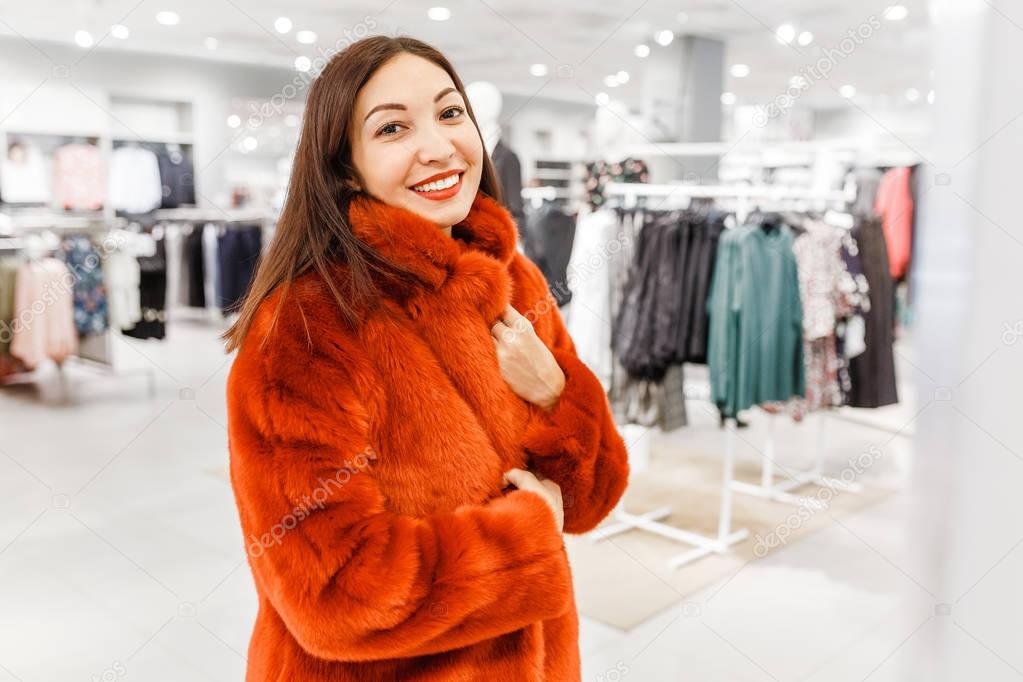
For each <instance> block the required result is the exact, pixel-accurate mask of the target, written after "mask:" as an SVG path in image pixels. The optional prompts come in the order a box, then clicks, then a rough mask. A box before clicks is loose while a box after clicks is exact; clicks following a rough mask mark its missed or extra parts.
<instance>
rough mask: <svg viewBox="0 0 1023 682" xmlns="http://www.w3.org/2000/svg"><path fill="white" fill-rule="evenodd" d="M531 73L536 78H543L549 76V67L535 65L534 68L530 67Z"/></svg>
mask: <svg viewBox="0 0 1023 682" xmlns="http://www.w3.org/2000/svg"><path fill="white" fill-rule="evenodd" d="M529 73H531V74H533V75H534V76H537V77H540V78H542V77H543V76H546V75H547V65H546V64H533V65H532V66H530V67H529Z"/></svg>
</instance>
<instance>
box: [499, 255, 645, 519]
mask: <svg viewBox="0 0 1023 682" xmlns="http://www.w3.org/2000/svg"><path fill="white" fill-rule="evenodd" d="M516 271H518V272H517V273H516ZM512 272H513V276H515V275H517V276H516V277H515V279H516V280H517V282H516V283H517V284H518V288H519V290H520V291H522V292H523V296H522V300H520V301H517V305H516V307H517V309H519V312H520V313H522V314H523V315H525V316H526V317H527V318H528V319H530V321H532V322H533V327H534V329H535V330H536V332H537V334H538V335H539V336H540V338H541V339H542V340H543V341H544V343H545V344H546V345H547V346H548V348H550V350H551V352H552V353H553V355H554V358H555V359H556V360H557V362H558V365H559V366H560V367H561V369H562V371H563V372H564V373H565V388H564V390H563V391H562V394H561V397H560V398H559V399H558V402H557V403H556V404H555V406H554V408H553V409H552V410H551V411H550V412H546V411H544V410H542V409H540V408H538V407H535V406H531V411H530V414H531V420H530V423H529V425H528V427H527V428H526V432H525V433H524V434H523V440H522V445H523V448H525V450H526V453H527V455H528V457H529V460H528V461H529V468H530V470H532V471H534V472H539V473H541V474H543V475H544V476H546V477H547V478H550V479H551V480H553V481H554V482H555V483H557V484H558V485H559V486H560V487H561V493H562V498H563V502H564V507H565V532H566V533H585V532H587V531H589V530H592V529H593V528H594V527H596V526H597V524H599V523H600V522H601V521H602V520H603V519H604V517H606V516H607V515H608V513H610V511H611V510H612V509H613V508H614V506H615V505H616V504H617V503H618V500H619V499H620V498H621V496H622V494H623V493H624V491H625V486H626V483H627V482H628V473H629V465H628V455H627V453H626V448H625V443H624V442H623V441H622V437H621V435H620V434H619V433H618V429H617V427H616V426H615V423H614V419H613V417H612V415H611V406H610V404H609V403H608V399H607V394H606V393H605V391H604V387H603V386H602V385H601V383H600V381H599V380H598V379H597V377H596V375H595V374H594V373H593V371H592V370H590V368H589V367H587V366H586V365H585V364H584V363H583V362H582V360H580V359H579V356H578V355H577V354H576V350H575V344H574V343H573V342H572V338H571V337H570V336H569V334H568V330H567V329H566V327H565V323H564V321H563V319H562V317H561V313H560V312H559V311H558V306H557V304H556V302H555V301H554V298H553V297H552V296H551V295H550V293H549V291H548V289H547V283H546V280H545V279H544V277H543V274H542V273H541V272H540V269H539V268H538V267H537V266H536V265H535V264H534V263H533V262H532V261H530V260H528V259H527V258H524V257H522V256H521V255H516V256H515V259H514V260H513V262H512ZM525 292H530V294H526V293H525ZM525 299H528V300H525ZM519 306H521V308H520V307H519Z"/></svg>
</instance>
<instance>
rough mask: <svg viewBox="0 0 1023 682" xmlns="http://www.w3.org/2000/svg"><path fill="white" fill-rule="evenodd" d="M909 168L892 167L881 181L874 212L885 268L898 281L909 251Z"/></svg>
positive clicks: (904, 267) (902, 273)
mask: <svg viewBox="0 0 1023 682" xmlns="http://www.w3.org/2000/svg"><path fill="white" fill-rule="evenodd" d="M910 174H911V170H910V169H909V168H893V169H892V170H890V171H888V172H887V173H885V174H884V177H883V178H881V186H880V187H879V188H878V190H877V199H875V201H874V212H875V213H877V215H879V216H880V217H881V227H882V228H883V230H884V240H885V243H886V244H887V246H888V267H889V270H890V271H891V273H892V278H893V279H902V277H903V276H904V275H905V274H906V270H907V269H908V268H909V256H910V253H911V252H912V248H913V195H912V193H910V189H909V181H910Z"/></svg>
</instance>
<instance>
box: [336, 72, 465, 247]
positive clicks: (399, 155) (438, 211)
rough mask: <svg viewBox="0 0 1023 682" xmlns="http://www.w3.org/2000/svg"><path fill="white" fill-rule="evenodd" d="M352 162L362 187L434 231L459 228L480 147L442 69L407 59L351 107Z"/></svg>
mask: <svg viewBox="0 0 1023 682" xmlns="http://www.w3.org/2000/svg"><path fill="white" fill-rule="evenodd" d="M351 142H352V161H353V163H354V164H355V169H356V170H357V171H358V173H359V175H360V177H361V181H362V189H363V190H364V191H366V192H368V193H369V194H371V195H372V196H374V197H376V198H377V199H380V200H381V201H383V202H384V203H387V204H390V205H392V206H398V207H401V208H406V209H408V210H410V211H413V212H414V213H418V214H419V215H421V216H423V217H424V218H427V219H428V220H430V221H432V222H434V223H436V224H437V226H438V227H442V228H444V227H450V226H451V225H455V224H457V223H459V222H461V220H462V219H464V218H465V216H466V215H468V214H469V209H470V208H471V206H472V202H473V199H474V198H475V197H476V191H477V190H478V189H479V186H480V176H481V174H482V168H483V141H482V140H481V139H480V135H479V132H478V131H477V129H476V126H475V125H474V124H473V122H472V120H471V119H470V118H469V114H468V113H467V112H466V106H465V100H464V99H462V95H461V94H460V93H459V92H458V90H456V89H455V84H454V83H453V82H452V81H451V78H450V76H448V74H447V72H446V71H444V69H442V68H440V67H439V66H437V65H436V64H434V63H433V62H431V61H428V60H426V59H423V58H422V57H417V56H415V55H412V54H408V53H404V54H400V55H398V56H397V57H394V58H392V59H391V60H389V61H388V62H386V63H385V64H384V65H383V66H381V67H380V68H379V69H377V71H376V73H374V74H373V76H372V77H371V78H370V79H369V81H368V82H367V83H366V85H365V86H363V88H362V90H360V91H359V94H358V96H357V97H356V101H355V117H354V120H353V121H352V132H351Z"/></svg>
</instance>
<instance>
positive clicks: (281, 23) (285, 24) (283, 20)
mask: <svg viewBox="0 0 1023 682" xmlns="http://www.w3.org/2000/svg"><path fill="white" fill-rule="evenodd" d="M274 30H276V31H277V32H278V33H287V32H288V31H290V30H291V19H289V18H287V17H277V21H275V22H274Z"/></svg>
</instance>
